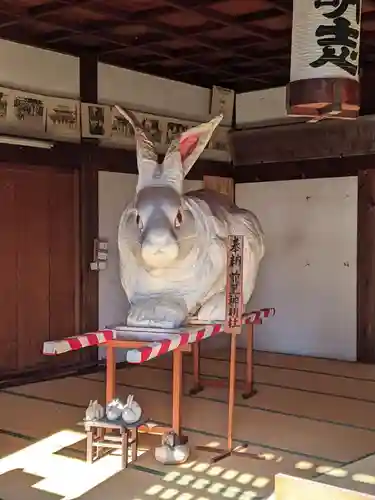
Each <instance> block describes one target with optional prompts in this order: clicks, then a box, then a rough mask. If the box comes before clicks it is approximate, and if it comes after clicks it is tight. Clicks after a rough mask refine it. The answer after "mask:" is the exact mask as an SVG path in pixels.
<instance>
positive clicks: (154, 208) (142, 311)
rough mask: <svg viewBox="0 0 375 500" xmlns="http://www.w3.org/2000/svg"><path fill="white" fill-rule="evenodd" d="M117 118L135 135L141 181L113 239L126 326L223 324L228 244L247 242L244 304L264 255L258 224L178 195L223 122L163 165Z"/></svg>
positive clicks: (244, 214) (196, 132) (205, 194)
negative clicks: (239, 238) (233, 237)
mask: <svg viewBox="0 0 375 500" xmlns="http://www.w3.org/2000/svg"><path fill="white" fill-rule="evenodd" d="M117 110H118V111H119V112H120V113H121V114H122V115H123V116H124V117H126V118H127V119H128V120H129V122H130V123H131V124H132V126H133V128H134V131H135V138H136V147H137V162H138V172H139V179H138V185H137V189H136V195H135V198H134V200H133V201H132V202H131V203H130V204H129V205H128V206H127V207H126V208H125V210H124V212H123V214H122V217H121V220H120V224H119V234H118V245H119V254H120V275H121V282H122V286H123V288H124V290H125V292H126V294H127V297H128V300H129V302H130V311H129V314H128V318H127V324H128V325H129V326H151V327H162V328H176V327H179V326H181V325H182V324H183V323H185V322H186V321H187V318H188V316H192V315H197V316H198V319H199V320H202V321H213V320H216V321H222V320H224V319H225V302H226V300H225V285H226V283H225V279H226V238H227V236H228V235H229V234H237V235H243V236H245V242H244V260H243V262H244V287H243V291H244V293H243V297H244V303H245V304H246V303H247V302H248V301H249V299H250V297H251V295H252V293H253V290H254V286H255V281H256V277H257V274H258V268H259V264H260V262H261V260H262V258H263V255H264V238H263V231H262V228H261V226H260V223H259V221H258V219H257V217H256V216H255V215H254V214H253V213H251V212H249V211H247V210H242V209H240V208H238V207H237V206H236V205H234V204H233V203H232V202H231V200H230V199H229V198H228V197H226V196H224V195H221V194H218V193H216V192H214V191H209V190H201V191H195V192H190V193H188V194H186V195H183V194H182V191H183V180H184V178H185V176H186V175H187V174H188V172H189V170H190V169H191V167H192V166H193V165H194V163H195V162H196V160H197V159H198V158H199V156H200V154H201V153H202V152H203V150H204V148H205V147H206V145H207V144H208V142H209V140H210V138H211V136H212V133H213V132H214V130H215V128H216V127H217V126H218V124H219V123H220V121H221V119H222V116H218V117H216V118H214V119H212V120H211V121H210V122H208V123H204V124H202V125H199V126H197V127H194V128H191V129H190V130H187V131H186V132H184V133H182V134H181V135H180V136H179V137H177V138H175V139H174V140H173V141H172V143H171V145H170V147H169V149H168V151H167V153H166V155H165V158H164V161H163V163H162V164H161V165H160V164H158V161H157V154H156V151H155V147H154V144H153V142H152V139H151V138H150V137H148V136H147V133H146V132H145V131H144V130H143V129H142V127H141V125H140V124H139V123H138V122H137V120H136V118H135V117H134V116H133V115H132V114H131V113H129V112H127V111H124V110H123V109H121V108H120V107H117Z"/></svg>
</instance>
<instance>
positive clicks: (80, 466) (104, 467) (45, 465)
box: [0, 430, 148, 500]
mask: <svg viewBox="0 0 375 500" xmlns="http://www.w3.org/2000/svg"><path fill="white" fill-rule="evenodd" d="M84 439H86V435H85V434H83V433H80V432H75V431H71V430H62V431H60V432H57V433H56V434H53V435H52V436H49V437H47V438H45V439H42V440H40V441H38V442H36V443H34V444H32V445H30V446H27V447H26V448H23V449H22V450H20V451H17V452H15V453H12V454H11V455H8V456H6V457H3V458H2V459H0V475H2V474H6V473H7V472H10V471H12V470H15V469H21V470H23V471H24V472H25V473H27V474H32V475H34V476H39V477H40V478H42V479H41V480H40V481H37V482H36V483H35V484H33V486H32V487H33V488H35V489H38V490H41V491H45V492H48V493H53V494H56V495H60V496H61V497H63V500H72V499H74V498H77V497H79V496H81V495H83V494H84V493H86V492H87V491H89V490H91V489H92V488H94V487H95V486H97V485H99V484H101V483H102V482H104V481H106V480H107V479H109V478H110V477H112V476H113V475H114V474H116V473H118V472H120V471H121V457H120V455H119V454H118V453H117V454H116V453H113V454H109V455H106V456H104V457H103V458H101V459H100V460H98V461H96V462H94V463H93V464H88V463H87V462H86V461H85V458H84V456H83V457H82V459H80V458H72V457H67V456H64V455H59V454H57V453H58V452H60V451H61V450H63V449H64V448H68V447H71V446H73V445H75V444H76V443H78V442H80V441H82V440H84ZM147 451H148V449H141V448H140V449H139V450H138V456H140V455H142V454H143V453H145V452H147ZM130 461H131V456H130V450H129V462H130ZM67 478H69V481H67Z"/></svg>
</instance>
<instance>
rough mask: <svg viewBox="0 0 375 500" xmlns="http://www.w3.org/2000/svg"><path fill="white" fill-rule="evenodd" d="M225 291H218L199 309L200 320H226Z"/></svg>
mask: <svg viewBox="0 0 375 500" xmlns="http://www.w3.org/2000/svg"><path fill="white" fill-rule="evenodd" d="M225 304H226V300H225V293H224V292H223V293H218V294H216V295H214V296H213V297H211V298H210V299H209V300H208V301H207V302H206V303H205V304H203V306H202V307H201V308H200V309H199V311H198V320H201V321H224V320H225Z"/></svg>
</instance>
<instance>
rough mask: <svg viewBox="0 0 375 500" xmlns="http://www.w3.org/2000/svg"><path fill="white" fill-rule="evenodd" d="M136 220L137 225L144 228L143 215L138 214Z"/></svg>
mask: <svg viewBox="0 0 375 500" xmlns="http://www.w3.org/2000/svg"><path fill="white" fill-rule="evenodd" d="M135 222H136V224H137V226H138V227H139V229H142V228H143V223H142V221H141V217H140V216H139V214H137V215H136V217H135Z"/></svg>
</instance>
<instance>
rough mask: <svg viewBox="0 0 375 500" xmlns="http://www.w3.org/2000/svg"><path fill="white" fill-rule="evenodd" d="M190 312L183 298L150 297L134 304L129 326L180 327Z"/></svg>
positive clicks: (128, 322) (129, 317)
mask: <svg viewBox="0 0 375 500" xmlns="http://www.w3.org/2000/svg"><path fill="white" fill-rule="evenodd" d="M187 314H188V311H187V308H186V304H185V302H184V301H183V300H178V299H176V298H174V297H173V298H171V297H150V298H148V299H143V300H140V301H137V302H136V303H135V304H132V307H131V309H130V313H129V315H128V320H127V324H128V326H147V327H157V328H178V327H179V326H181V325H182V323H183V322H184V321H185V319H186V316H187Z"/></svg>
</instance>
